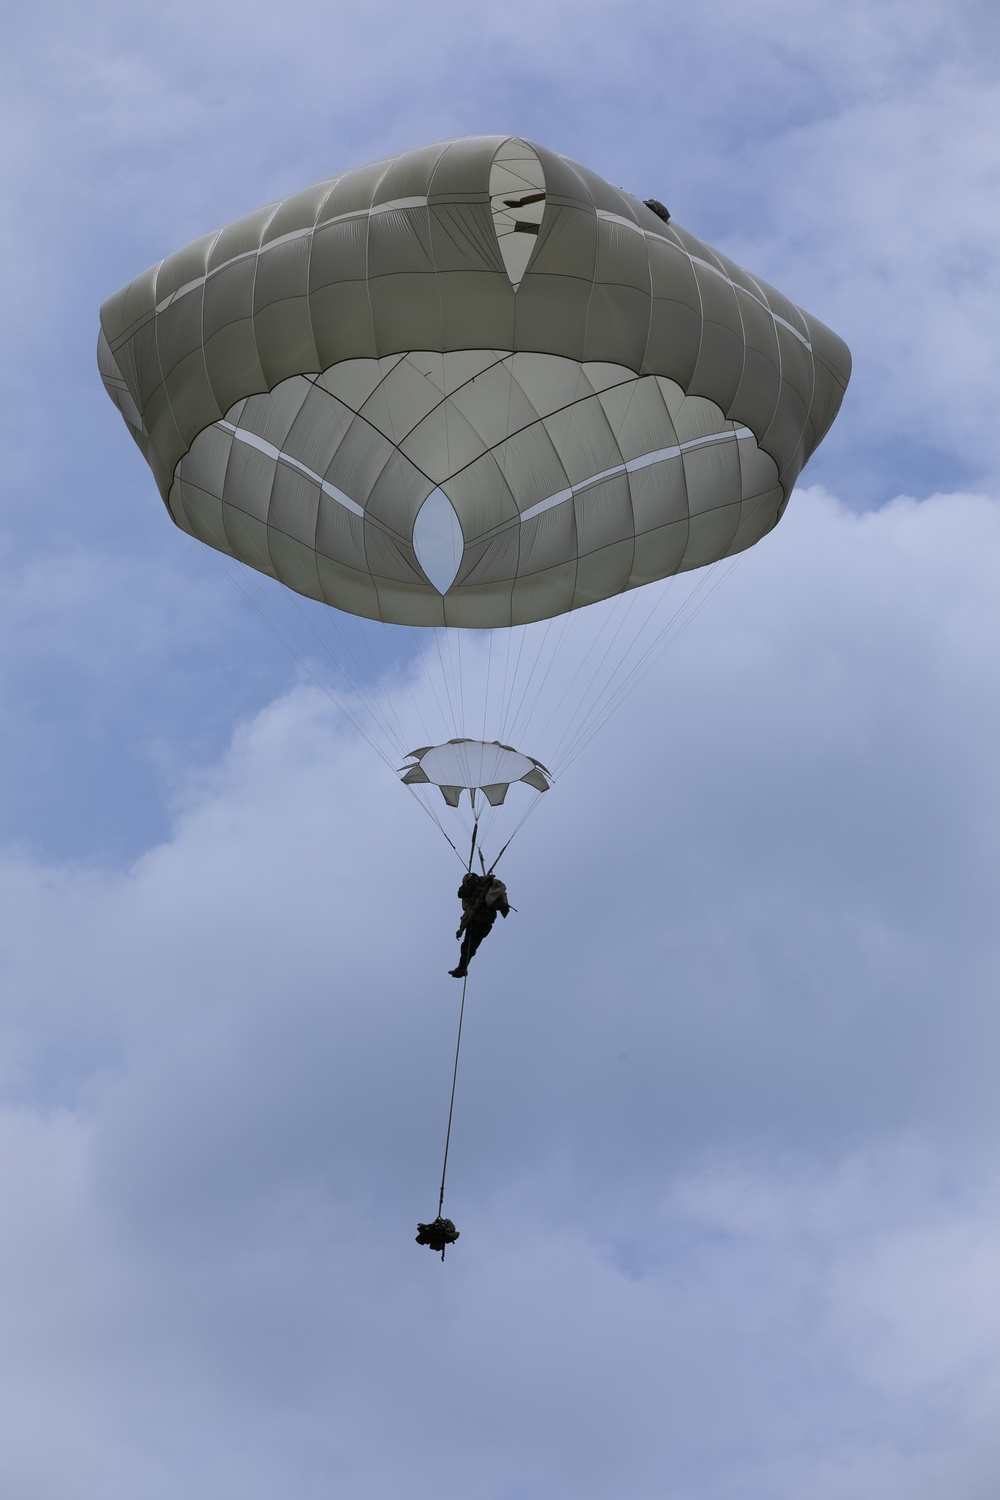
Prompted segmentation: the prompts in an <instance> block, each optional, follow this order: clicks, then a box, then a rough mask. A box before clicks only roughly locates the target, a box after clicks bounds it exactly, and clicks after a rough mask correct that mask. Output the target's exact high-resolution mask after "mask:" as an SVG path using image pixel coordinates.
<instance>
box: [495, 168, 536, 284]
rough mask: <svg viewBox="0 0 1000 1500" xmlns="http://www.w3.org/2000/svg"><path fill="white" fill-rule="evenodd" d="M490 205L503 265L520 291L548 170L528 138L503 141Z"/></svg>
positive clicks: (533, 239) (533, 240)
mask: <svg viewBox="0 0 1000 1500" xmlns="http://www.w3.org/2000/svg"><path fill="white" fill-rule="evenodd" d="M490 205H491V207H492V209H493V228H494V229H495V230H496V236H497V240H498V241H499V244H500V254H501V255H502V256H503V263H504V267H505V269H506V271H507V275H508V276H509V277H510V284H511V286H512V287H513V288H514V290H515V291H517V288H518V286H519V285H520V283H521V278H522V276H523V275H524V273H525V271H526V270H527V269H528V261H529V260H530V259H531V252H532V251H533V250H534V248H535V244H536V243H537V239H538V231H539V230H540V229H541V227H542V215H543V214H544V212H545V173H544V171H543V170H542V163H541V161H540V160H539V158H538V154H537V152H536V151H535V150H534V149H533V148H532V147H531V146H529V145H528V143H527V142H526V141H518V140H510V141H504V143H503V145H502V146H501V147H500V149H499V151H498V152H497V154H496V156H495V157H494V158H493V166H492V168H491V170H490Z"/></svg>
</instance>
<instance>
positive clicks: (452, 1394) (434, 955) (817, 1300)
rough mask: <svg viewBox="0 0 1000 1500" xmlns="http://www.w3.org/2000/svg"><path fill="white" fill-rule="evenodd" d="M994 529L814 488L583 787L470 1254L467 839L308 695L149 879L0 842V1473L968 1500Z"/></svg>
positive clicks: (984, 1109) (981, 1120) (510, 1042)
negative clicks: (2, 855)
mask: <svg viewBox="0 0 1000 1500" xmlns="http://www.w3.org/2000/svg"><path fill="white" fill-rule="evenodd" d="M998 532H1000V527H998V512H997V508H996V506H995V504H993V503H992V502H990V501H987V500H984V499H983V498H982V497H978V496H974V495H952V496H940V497H937V498H936V499H934V500H933V501H931V502H927V503H924V504H922V505H916V504H914V503H913V502H909V501H899V502H897V503H896V504H895V505H893V506H891V507H889V508H888V509H887V510H885V511H882V512H879V513H877V514H871V515H867V516H863V517H858V516H854V515H851V514H850V513H848V512H846V511H844V510H843V509H842V508H841V507H839V506H838V504H837V503H836V502H835V501H833V500H831V499H830V498H829V497H827V496H825V495H824V494H823V493H822V492H821V491H819V490H813V491H808V492H804V493H803V494H801V495H799V496H797V497H796V500H795V503H794V504H793V506H792V507H791V509H790V511H789V514H788V516H787V517H786V519H785V521H784V522H783V523H782V526H781V528H779V530H778V532H776V533H775V535H774V536H773V537H772V538H770V539H769V540H768V541H767V542H766V543H765V544H763V545H762V546H761V547H760V548H758V549H756V551H755V552H753V553H752V554H750V555H749V556H748V557H747V559H746V561H745V562H744V563H743V564H742V565H741V566H740V568H739V569H738V570H737V571H736V572H735V573H734V575H733V577H732V580H731V581H730V583H729V584H728V585H727V586H726V588H725V589H724V590H723V591H722V592H721V593H720V594H719V595H718V597H717V599H716V600H715V601H714V602H713V605H712V606H711V607H710V609H709V610H707V611H706V612H705V613H704V614H702V615H701V616H700V617H699V621H698V623H697V625H696V626H695V627H694V628H693V629H692V630H691V631H689V632H688V634H687V635H686V636H685V637H684V638H683V640H682V642H680V643H679V644H678V645H677V646H676V648H675V649H674V650H673V651H672V653H671V654H670V655H669V656H668V657H667V658H666V659H665V660H664V662H663V663H662V664H661V665H660V666H659V667H658V668H657V670H656V671H655V673H654V674H653V676H652V677H651V678H650V679H649V680H648V682H647V683H646V684H645V686H644V687H643V688H642V689H640V690H639V692H638V693H637V694H636V696H635V697H634V698H633V699H632V700H631V701H630V703H629V705H628V706H627V707H626V708H625V709H623V710H622V712H621V714H620V715H619V716H618V718H617V720H616V721H613V723H612V725H611V726H610V727H609V728H608V730H607V731H606V732H605V734H604V735H603V736H602V738H601V739H599V740H598V741H596V742H595V743H594V744H593V745H592V746H591V748H590V750H589V751H588V753H587V756H586V757H585V759H584V760H583V761H581V762H580V763H578V767H577V768H576V769H575V770H574V772H573V773H572V774H570V775H569V776H567V777H566V778H564V780H563V781H562V782H561V783H560V784H559V786H558V787H557V789H556V791H555V792H554V793H553V794H552V797H551V801H550V802H549V803H548V804H547V805H546V806H545V807H544V808H543V809H541V810H540V811H539V814H538V816H537V817H536V818H535V819H534V821H533V822H532V824H530V825H529V827H528V829H527V830H526V831H525V834H524V836H523V838H522V840H521V843H520V848H519V847H518V845H515V846H514V849H513V850H512V851H511V855H510V856H509V864H508V869H507V879H508V881H509V884H510V887H511V891H512V896H513V899H514V900H515V904H517V905H518V907H519V908H520V910H519V913H518V915H517V916H516V917H514V918H512V919H511V921H510V922H509V923H507V924H506V926H505V927H504V928H503V929H502V930H500V931H498V932H497V933H496V934H494V936H492V937H491V939H490V942H489V944H488V945H487V946H486V947H485V948H484V950H483V953H482V954H481V955H480V957H479V958H477V960H476V963H475V966H474V969H473V983H472V988H471V990H470V1002H469V1013H468V1016H467V1033H466V1040H465V1044H464V1045H465V1052H464V1059H463V1071H462V1074H461V1077H460V1087H459V1096H458V1114H457V1121H456V1135H455V1139H454V1143H453V1155H452V1162H451V1168H450V1178H449V1184H450V1185H449V1195H448V1199H447V1205H446V1206H447V1207H448V1208H449V1209H450V1211H451V1212H452V1213H453V1214H454V1216H455V1218H456V1219H457V1220H458V1222H459V1227H460V1228H461V1229H462V1231H463V1237H462V1240H461V1242H460V1243H459V1245H458V1246H457V1247H456V1248H455V1250H454V1251H453V1252H451V1254H450V1255H449V1257H448V1261H447V1263H446V1265H445V1266H444V1267H440V1266H439V1265H438V1264H437V1263H436V1262H435V1261H434V1259H433V1257H431V1256H429V1255H428V1254H427V1253H426V1252H424V1251H418V1249H417V1247H416V1246H414V1245H413V1244H412V1234H413V1232H414V1227H415V1221H416V1219H417V1218H418V1217H427V1216H428V1215H430V1214H432V1213H433V1208H434V1199H435V1194H436V1173H437V1170H438V1164H439V1160H440V1157H439V1152H440V1149H441V1145H442V1141H441V1132H442V1128H443V1124H444V1111H445V1108H446V1102H447V1087H448V1081H449V1072H450V1050H451V1046H452V1041H453V1029H452V1028H453V1026H454V1021H455V1003H456V991H455V987H454V986H453V983H452V981H451V980H449V979H448V978H447V976H446V975H445V973H444V970H445V968H446V967H447V966H448V964H449V963H450V962H451V957H452V952H453V948H454V944H453V940H452V937H451V927H452V923H453V920H454V905H455V903H454V897H453V894H452V889H453V884H454V881H455V863H454V858H453V856H452V854H451V852H450V851H449V850H448V849H447V848H446V846H445V845H444V844H443V842H442V841H440V840H437V839H436V835H435V834H434V831H433V829H431V828H430V825H427V824H425V822H424V820H423V819H422V818H421V817H420V816H419V814H418V812H417V810H416V809H415V808H413V807H412V805H411V804H410V803H409V801H408V800H407V799H405V798H404V796H403V794H402V792H401V791H399V792H397V791H396V789H395V788H393V787H392V786H390V784H389V782H388V779H387V776H386V773H385V772H384V771H383V770H382V768H381V767H380V766H379V764H378V762H377V761H375V760H374V759H373V758H372V757H371V756H370V755H369V753H368V752H367V750H366V749H365V748H364V747H363V746H360V745H357V744H355V743H354V742H353V740H352V738H351V736H350V735H345V734H344V733H342V732H341V731H339V730H337V729H336V727H335V725H334V722H333V721H332V719H331V717H330V713H329V706H328V705H327V703H326V701H325V700H324V699H323V698H322V697H321V696H320V695H319V694H317V693H315V692H314V691H313V690H312V689H308V690H307V689H304V688H300V689H297V690H295V691H294V692H292V693H291V694H289V695H287V696H285V697H284V698H282V699H280V700H278V701H277V702H275V703H274V704H273V705H272V706H271V707H270V708H268V709H267V710H266V711H265V712H264V713H262V714H261V715H259V716H258V717H257V718H256V719H255V720H253V721H252V722H249V723H248V724H247V725H246V726H245V727H244V728H243V729H242V730H241V731H240V732H239V734H238V735H237V737H236V739H235V741H234V744H233V746H232V749H231V751H230V753H229V754H228V756H227V757H226V758H225V760H224V761H223V762H221V763H220V764H219V765H218V767H217V769H216V770H215V771H213V772H211V773H210V774H209V773H205V772H199V773H197V774H193V775H192V778H191V781H190V783H189V786H188V789H187V791H186V792H185V793H184V794H183V796H182V798H181V801H180V804H179V810H178V813H177V822H176V826H175V829H174V832H173V834H172V836H171V838H170V839H169V840H168V841H166V842H165V843H164V844H162V845H160V846H158V847H156V848H153V849H151V850H150V851H149V852H148V853H147V854H146V855H144V856H143V857H142V858H141V859H140V860H139V861H138V862H137V863H136V864H135V865H134V867H132V868H131V869H130V870H127V871H121V872H116V871H113V870H104V871H95V870H86V869H80V868H74V867H67V868H59V867H56V866H53V867H48V868H45V867H40V866H38V865H37V864H36V863H33V862H31V861H30V860H28V859H26V858H25V857H24V856H20V857H19V856H16V855H13V854H12V855H9V856H8V857H7V859H6V861H5V863H4V868H3V881H2V883H3V902H2V910H3V913H4V927H5V936H4V941H3V966H4V975H5V999H4V1008H3V1019H2V1028H3V1037H4V1048H3V1057H4V1060H5V1061H4V1077H5V1093H6V1096H7V1098H8V1099H11V1100H17V1101H18V1103H17V1104H16V1105H9V1106H8V1108H7V1110H6V1112H5V1114H4V1115H3V1118H2V1120H0V1164H2V1165H0V1171H2V1176H3V1182H4V1193H5V1198H6V1200H7V1203H8V1211H9V1212H8V1218H7V1222H8V1226H9V1227H8V1230H7V1232H6V1238H5V1239H4V1241H3V1245H2V1247H0V1255H2V1257H3V1264H4V1275H3V1277H0V1288H2V1290H0V1322H2V1324H3V1326H4V1327H5V1329H6V1330H7V1332H8V1336H7V1338H6V1341H5V1343H4V1345H3V1347H2V1350H0V1390H2V1391H4V1392H5V1393H8V1397H5V1405H6V1406H7V1409H8V1410H13V1411H15V1412H16V1421H15V1422H13V1423H12V1424H11V1426H10V1428H9V1430H8V1433H7V1435H6V1437H5V1441H4V1444H3V1457H2V1459H0V1472H2V1473H3V1476H4V1487H5V1488H6V1489H9V1490H11V1492H17V1493H32V1492H37V1493H40V1494H44V1493H58V1494H59V1495H60V1496H66V1497H67V1500H77V1497H80V1500H84V1497H85V1496H89V1495H90V1494H92V1493H95V1492H97V1491H99V1492H100V1493H101V1494H102V1495H106V1496H108V1500H117V1497H118V1496H121V1497H122V1500H126V1497H131V1496H132V1495H133V1494H135V1493H136V1492H137V1489H138V1491H139V1492H141V1493H142V1494H143V1495H144V1496H145V1495H148V1496H149V1497H150V1500H159V1496H161V1495H162V1496H164V1497H166V1496H167V1495H172V1494H176V1491H177V1486H178V1484H182V1485H183V1486H184V1488H185V1491H186V1493H189V1494H191V1495H192V1496H193V1497H197V1500H200V1497H201V1496H204V1497H205V1500H208V1497H209V1496H211V1497H212V1500H215V1497H217V1496H220V1495H226V1494H229V1493H233V1494H237V1493H238V1494H240V1495H241V1497H246V1500H256V1497H257V1496H260V1497H264V1496H266V1495H271V1494H273V1493H274V1492H275V1490H276V1489H282V1490H285V1491H291V1492H294V1493H295V1494H296V1495H301V1496H305V1497H308V1496H311V1495H319V1494H322V1493H326V1492H328V1489H329V1485H330V1484H331V1483H333V1484H335V1485H337V1486H343V1487H345V1488H348V1489H350V1492H351V1493H352V1494H356V1495H358V1496H360V1497H362V1500H364V1497H372V1500H374V1497H379V1500H381V1497H382V1496H386V1495H392V1494H398V1493H399V1492H400V1490H401V1489H402V1488H403V1487H404V1486H405V1487H406V1488H407V1489H408V1491H409V1492H410V1493H413V1494H416V1495H418V1496H419V1495H422V1494H427V1495H430V1494H432V1493H437V1490H438V1488H439V1485H440V1476H441V1472H442V1468H443V1469H444V1470H445V1471H446V1472H447V1474H448V1476H449V1482H450V1483H451V1484H452V1485H453V1486H454V1487H455V1488H456V1489H457V1490H460V1491H461V1492H463V1493H468V1494H470V1495H477V1496H483V1497H489V1500H494V1497H495V1500H500V1497H504V1496H532V1497H533V1496H536V1495H537V1496H541V1495H545V1496H546V1497H559V1496H563V1495H565V1496H567V1497H568V1496H571V1495H572V1496H573V1497H579V1496H582V1497H587V1496H594V1497H597V1496H604V1495H607V1494H608V1493H611V1492H612V1491H617V1492H619V1493H627V1494H628V1495H629V1496H630V1497H632V1496H635V1497H638V1500H644V1497H646V1496H649V1497H650V1500H652V1497H653V1496H656V1497H660V1496H663V1495H670V1496H673V1495H677V1496H678V1497H680V1496H682V1495H687V1494H690V1493H697V1494H699V1495H703V1496H706V1497H708V1500H711V1497H714V1496H717V1497H719V1500H723V1497H726V1496H729V1495H731V1494H733V1493H737V1492H738V1493H740V1494H741V1495H754V1494H758V1493H759V1494H761V1495H765V1494H766V1495H768V1496H769V1497H770V1496H778V1497H784V1496H787V1497H788V1500H792V1497H795V1496H798V1495H801V1494H802V1493H810V1494H817V1495H819V1496H822V1497H823V1500H848V1497H850V1500H856V1497H858V1496H861V1497H867V1496H869V1495H870V1496H871V1497H872V1500H874V1497H875V1496H878V1497H879V1500H882V1497H885V1496H887V1497H895V1496H897V1495H898V1496H899V1497H900V1500H903V1497H904V1496H907V1497H909V1496H913V1495H916V1496H923V1495H925V1494H926V1495H927V1497H928V1500H931V1496H932V1495H934V1494H936V1493H941V1492H947V1493H950V1494H955V1495H957V1496H961V1500H979V1497H981V1496H982V1497H985V1496H986V1495H987V1494H988V1493H989V1491H988V1477H989V1476H990V1474H991V1473H995V1461H996V1447H995V1437H994V1433H993V1423H992V1421H991V1418H990V1413H991V1411H994V1410H995V1402H996V1397H997V1394H998V1385H1000V1342H998V1331H1000V1330H998V1328H997V1326H996V1319H995V1317H994V1316H993V1313H992V1308H993V1306H994V1304H995V1303H996V1297H995V1295H994V1292H995V1288H994V1285H993V1282H994V1278H995V1272H994V1270H993V1267H994V1264H995V1260H996V1253H997V1241H998V1237H1000V1196H998V1193H997V1173H996V1164H995V1163H994V1162H992V1161H991V1160H990V1156H989V1152H988V1151H985V1150H984V1149H983V1142H984V1140H987V1139H989V1138H990V1136H991V1135H992V1133H993V1132H994V1131H995V1126H996V1102H995V1089H994V1088H993V1085H992V1079H991V1072H990V1059H991V1058H992V1057H993V1056H994V1055H995V1046H996V1021H995V1019H994V1010H995V1006H994V996H995V993H996V974H997V952H996V945H995V938H994V935H993V930H992V925H991V924H990V922H989V890H990V889H991V888H992V882H993V881H995V875H996V869H995V864H996V855H995V840H994V839H993V838H992V836H991V835H990V834H989V833H987V832H984V830H988V829H993V828H995V822H996V810H997V794H996V789H995V786H994V784H993V769H992V768H993V764H994V761H995V748H996V734H997V721H996V711H995V707H994V704H993V698H992V696H991V695H990V694H989V692H988V687H989V683H990V681H991V678H992V671H993V667H992V660H991V655H990V652H989V647H988V642H989V641H990V640H991V639H992V638H994V636H995V628H996V623H997V622H996V619H995V615H996V611H997V607H998V606H997V603H996V596H995V589H994V588H993V582H992V581H993V579H994V578H995V572H996V564H997V556H998V552H1000V534H998ZM622 764H625V765H627V767H628V775H627V776H625V777H624V778H623V777H622V776H621V775H620V774H618V770H617V768H618V767H620V765H622ZM987 1132H989V1134H987ZM54 1421H55V1422H56V1424H57V1431H58V1440H57V1441H56V1442H55V1443H48V1442H43V1441H42V1440H41V1437H40V1434H41V1433H43V1432H47V1431H51V1430H52V1423H53V1422H54Z"/></svg>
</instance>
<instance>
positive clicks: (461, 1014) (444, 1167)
mask: <svg viewBox="0 0 1000 1500" xmlns="http://www.w3.org/2000/svg"><path fill="white" fill-rule="evenodd" d="M468 985H469V976H468V974H466V976H465V978H464V979H463V980H462V1003H461V1005H460V1006H459V1010H458V1036H457V1037H456V1039H455V1066H454V1068H453V1069H452V1072H451V1100H450V1102H449V1104H448V1129H447V1131H446V1132H445V1137H444V1161H443V1163H442V1164H441V1191H440V1192H439V1194H438V1218H440V1217H441V1210H442V1209H443V1207H444V1181H445V1178H446V1177H447V1175H448V1148H449V1147H450V1145H451V1121H452V1117H453V1115H454V1113H455V1085H456V1083H457V1082H458V1054H459V1052H460V1051H461V1048H462V1021H463V1019H464V1018H465V991H466V989H467V988H468ZM441 1259H442V1260H444V1251H443V1250H442V1251H441Z"/></svg>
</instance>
